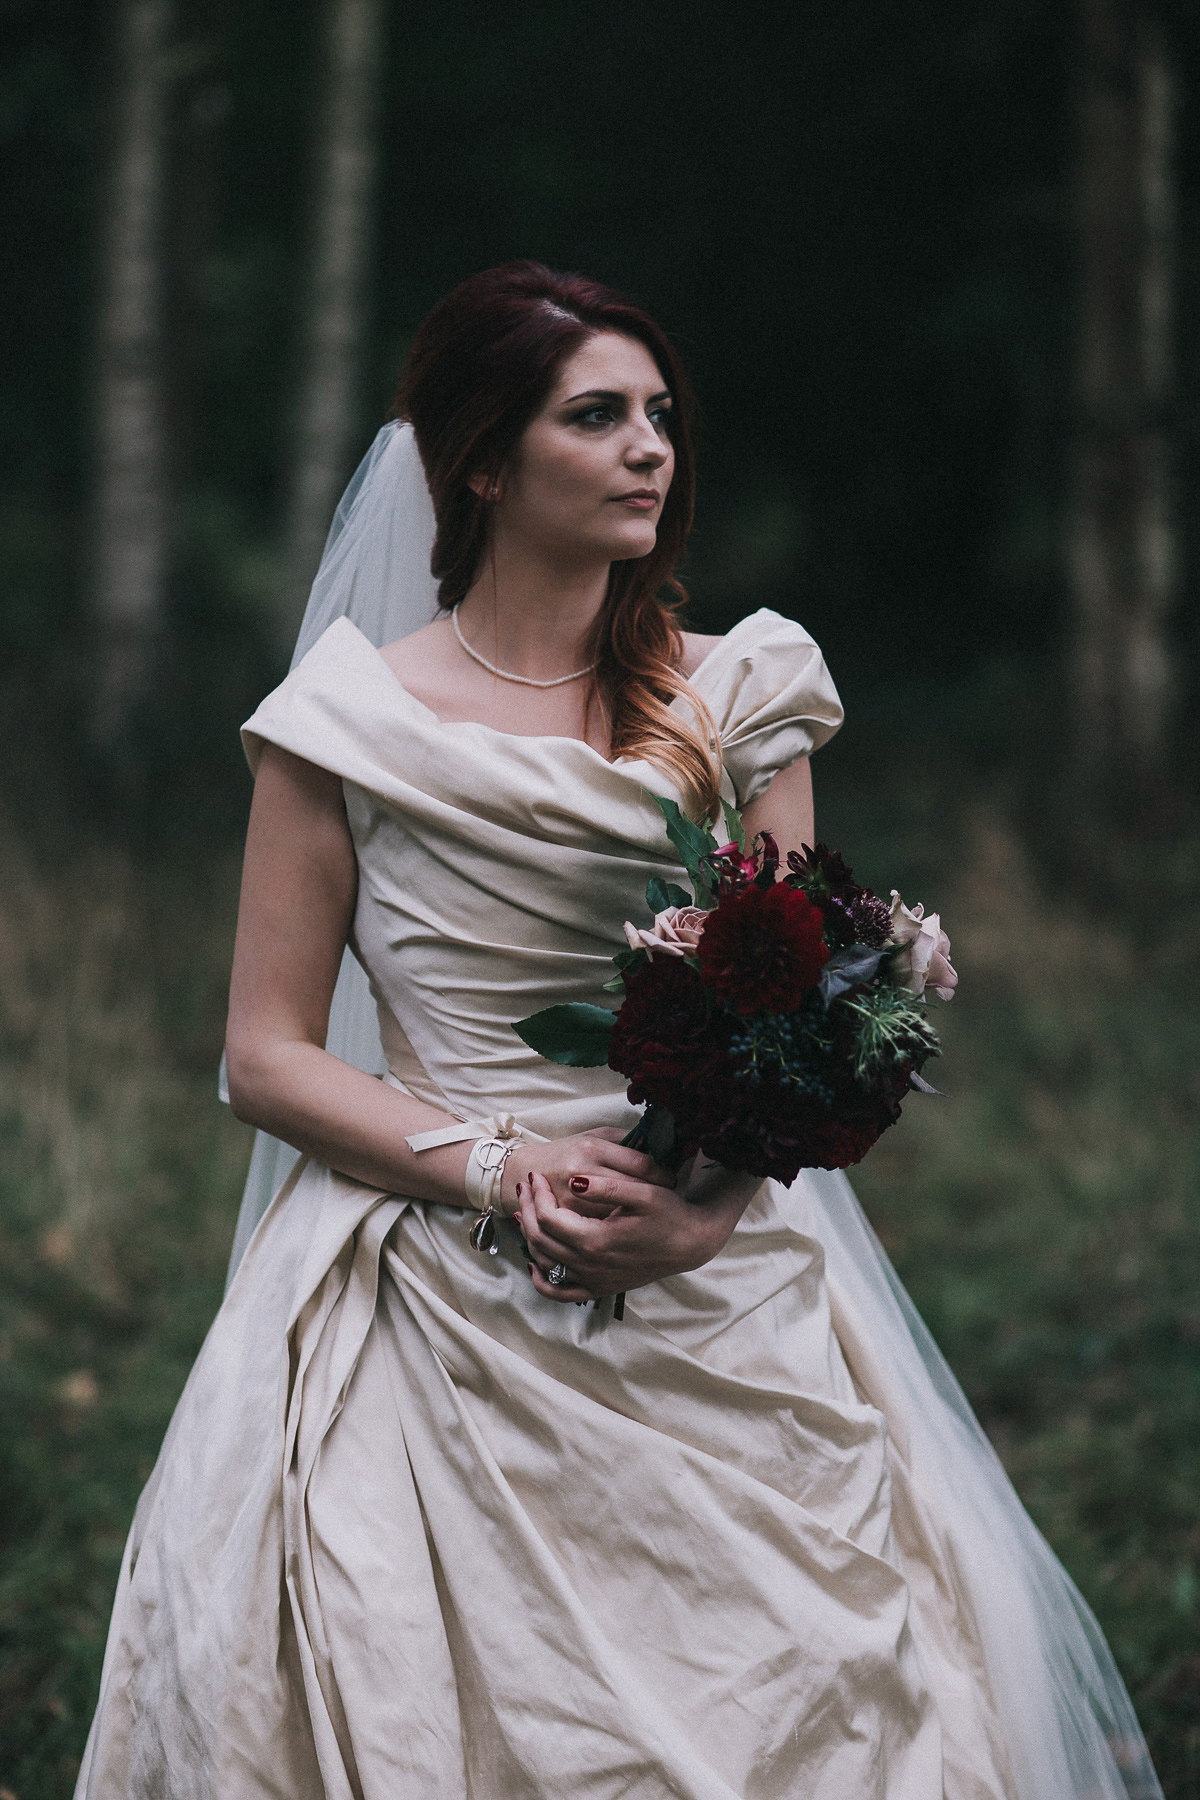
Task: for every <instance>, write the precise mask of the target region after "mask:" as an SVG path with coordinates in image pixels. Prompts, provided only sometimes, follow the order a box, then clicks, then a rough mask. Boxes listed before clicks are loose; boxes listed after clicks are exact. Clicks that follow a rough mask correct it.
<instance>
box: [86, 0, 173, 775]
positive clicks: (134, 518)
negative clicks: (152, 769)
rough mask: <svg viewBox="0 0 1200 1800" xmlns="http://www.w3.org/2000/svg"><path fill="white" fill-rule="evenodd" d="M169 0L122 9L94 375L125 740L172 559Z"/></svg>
mask: <svg viewBox="0 0 1200 1800" xmlns="http://www.w3.org/2000/svg"><path fill="white" fill-rule="evenodd" d="M171 12H172V8H171V0H123V4H122V6H121V8H120V12H119V14H118V32H117V59H116V66H117V100H116V107H115V113H116V117H115V131H114V144H113V163H112V171H111V177H110V186H109V196H108V208H107V217H106V220H105V235H104V240H103V244H102V252H101V263H102V276H101V308H100V325H99V334H98V336H99V342H98V355H97V371H96V375H97V380H96V499H95V507H96V514H95V529H94V537H93V557H94V562H93V609H94V617H95V622H96V628H97V635H98V644H99V668H98V671H97V684H96V698H95V707H94V713H93V720H92V724H93V734H94V737H95V738H96V740H97V741H98V742H99V743H100V744H101V745H102V746H106V747H111V746H112V745H113V744H114V743H116V742H117V741H119V739H120V737H121V736H122V734H123V733H124V731H125V730H126V728H127V727H128V725H129V723H130V720H131V718H132V716H133V714H134V713H135V712H136V710H137V707H138V705H139V703H140V701H141V700H142V699H143V697H144V696H145V693H146V690H147V687H148V684H149V682H150V680H151V679H152V676H153V670H154V659H155V651H156V648H157V645H158V642H159V639H160V637H161V633H162V612H163V585H164V579H165V575H166V562H167V501H166V472H165V463H166V432H165V424H164V372H163V319H162V313H163V286H164V278H163V266H162V265H163V214H164V200H165V188H166V167H167V156H168V99H169V87H170V76H169V70H168V67H167V48H168V41H169V34H170V30H171Z"/></svg>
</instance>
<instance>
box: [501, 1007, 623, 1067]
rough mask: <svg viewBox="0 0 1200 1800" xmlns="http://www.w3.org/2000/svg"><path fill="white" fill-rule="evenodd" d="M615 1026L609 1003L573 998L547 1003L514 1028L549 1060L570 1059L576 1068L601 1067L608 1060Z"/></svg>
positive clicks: (569, 1064)
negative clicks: (593, 1003)
mask: <svg viewBox="0 0 1200 1800" xmlns="http://www.w3.org/2000/svg"><path fill="white" fill-rule="evenodd" d="M612 1026H613V1014H612V1013H610V1012H609V1011H608V1010H607V1009H606V1008H605V1007H603V1006H585V1005H583V1004H582V1003H581V1002H580V1001H578V1000H572V1001H569V1002H568V1003H567V1004H566V1005H564V1006H547V1007H546V1008H545V1010H544V1011H543V1012H539V1013H534V1014H533V1015H532V1016H531V1017H530V1018H528V1019H522V1020H520V1022H519V1023H518V1024H516V1025H514V1026H513V1030H514V1031H515V1032H516V1034H517V1036H518V1037H519V1038H522V1039H523V1040H524V1041H525V1043H527V1044H528V1045H529V1047H530V1049H531V1050H536V1051H537V1053H538V1055H539V1056H544V1057H545V1058H546V1059H547V1061H549V1062H556V1063H566V1064H567V1066H568V1068H572V1069H599V1068H603V1066H604V1064H605V1063H606V1062H607V1061H608V1040H609V1037H610V1035H611V1033H612Z"/></svg>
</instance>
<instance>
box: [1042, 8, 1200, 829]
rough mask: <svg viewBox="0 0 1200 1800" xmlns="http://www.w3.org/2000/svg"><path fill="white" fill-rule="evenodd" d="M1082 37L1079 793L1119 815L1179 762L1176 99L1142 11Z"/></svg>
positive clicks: (1158, 38)
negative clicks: (1115, 807) (1175, 698)
mask: <svg viewBox="0 0 1200 1800" xmlns="http://www.w3.org/2000/svg"><path fill="white" fill-rule="evenodd" d="M1081 24H1082V38H1083V49H1084V72H1083V82H1082V92H1081V107H1080V121H1079V180H1078V205H1079V215H1078V232H1079V248H1080V285H1079V308H1078V329H1079V339H1078V360H1077V366H1076V432H1075V441H1074V455H1073V465H1074V466H1073V469H1072V490H1071V503H1070V518H1069V526H1068V563H1069V575H1070V581H1071V586H1072V589H1073V596H1074V606H1075V636H1074V650H1073V659H1072V670H1071V673H1072V687H1073V700H1074V734H1075V745H1074V750H1075V762H1076V772H1077V777H1078V783H1079V786H1080V787H1081V788H1082V790H1083V791H1084V792H1085V793H1086V794H1088V795H1089V796H1090V798H1091V800H1092V801H1093V802H1094V803H1097V804H1099V806H1100V807H1101V809H1102V810H1107V809H1108V807H1109V806H1110V805H1111V804H1112V803H1114V802H1116V803H1117V804H1120V803H1122V802H1126V803H1127V802H1129V801H1134V802H1142V803H1144V802H1146V801H1152V800H1153V799H1154V798H1155V796H1156V795H1157V794H1158V793H1159V792H1161V790H1162V787H1163V785H1164V782H1165V778H1166V769H1167V759H1168V736H1169V726H1170V715H1171V701H1172V695H1173V685H1174V684H1173V678H1172V663H1171V654H1170V647H1169V639H1168V635H1167V632H1168V623H1169V617H1170V613H1171V609H1172V606H1173V604H1174V600H1175V595H1176V588H1177V576H1178V534H1177V527H1176V522H1175V517H1174V507H1173V496H1172V480H1173V468H1172V444H1171V434H1170V428H1171V403H1172V398H1173V389H1174V376H1175V365H1174V330H1173V295H1174V270H1175V175H1174V158H1173V151H1174V115H1175V105H1176V99H1175V88H1174V82H1173V78H1172V71H1171V66H1170V63H1169V59H1168V54H1167V49H1166V45H1165V42H1164V38H1163V34H1162V31H1161V28H1160V27H1159V26H1158V24H1157V23H1156V22H1155V21H1153V20H1152V19H1150V18H1149V17H1147V16H1145V15H1143V14H1141V13H1140V12H1139V10H1138V8H1137V7H1136V5H1132V4H1130V0H1081Z"/></svg>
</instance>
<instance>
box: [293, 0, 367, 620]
mask: <svg viewBox="0 0 1200 1800" xmlns="http://www.w3.org/2000/svg"><path fill="white" fill-rule="evenodd" d="M383 26H384V9H383V4H382V0H329V11H328V31H329V35H328V47H327V68H328V74H327V78H326V88H325V96H324V103H323V116H322V120H321V126H320V136H319V141H318V147H317V179H316V191H315V195H314V205H313V236H312V266H311V274H310V287H309V296H308V306H307V313H306V317H305V321H304V335H303V356H302V368H301V380H300V399H299V407H298V417H297V424H296V432H295V438H294V444H295V460H294V463H293V466H292V474H291V484H290V487H291V491H290V496H289V505H288V516H287V528H286V537H285V545H284V572H283V583H282V593H281V603H280V609H279V630H280V637H281V647H282V648H283V649H285V650H286V651H288V652H290V650H291V647H292V642H293V640H294V638H295V635H296V630H297V627H298V625H299V623H300V618H301V615H302V614H303V611H304V605H305V602H306V600H307V598H308V590H309V587H310V585H311V583H312V578H313V576H314V575H315V573H316V569H317V564H318V562H319V561H320V558H321V549H322V546H323V544H324V541H325V534H326V532H327V531H328V528H329V521H330V517H331V515H332V513H333V509H334V506H335V504H336V502H337V499H338V495H339V493H340V491H341V488H342V485H343V483H344V481H345V479H346V476H347V474H348V469H347V461H348V459H349V457H350V454H351V449H352V442H353V436H354V426H355V402H356V398H357V387H358V376H359V368H360V361H361V350H362V336H363V319H364V300H363V288H364V275H365V269H366V260H367V251H368V245H369V239H370V211H371V200H372V194H373V189H374V183H375V168H376V162H377V160H378V159H377V149H376V139H375V112H376V102H377V98H378V89H379V70H380V64H381V61H382V51H383Z"/></svg>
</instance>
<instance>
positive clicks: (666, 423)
mask: <svg viewBox="0 0 1200 1800" xmlns="http://www.w3.org/2000/svg"><path fill="white" fill-rule="evenodd" d="M646 417H647V418H648V419H649V420H650V423H651V424H652V425H653V426H654V427H655V428H656V429H657V430H659V431H669V430H670V429H671V408H670V407H669V406H652V407H651V408H650V411H649V412H648V413H647V415H646Z"/></svg>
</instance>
